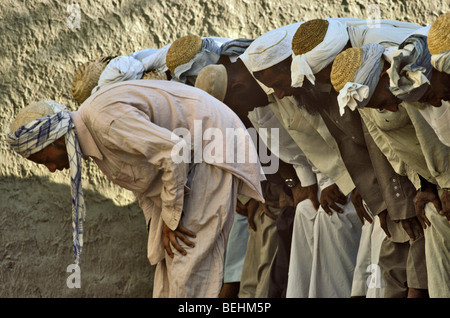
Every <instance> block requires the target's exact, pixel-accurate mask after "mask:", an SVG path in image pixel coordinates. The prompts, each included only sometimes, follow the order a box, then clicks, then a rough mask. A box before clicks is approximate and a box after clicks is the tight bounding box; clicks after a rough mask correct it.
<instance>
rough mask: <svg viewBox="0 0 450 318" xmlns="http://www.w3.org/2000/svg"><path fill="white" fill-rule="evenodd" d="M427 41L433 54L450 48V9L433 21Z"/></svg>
mask: <svg viewBox="0 0 450 318" xmlns="http://www.w3.org/2000/svg"><path fill="white" fill-rule="evenodd" d="M427 43H428V49H429V50H430V53H431V54H440V53H442V52H445V51H449V50H450V11H449V12H447V13H444V14H443V15H441V16H440V17H439V18H437V20H436V21H434V22H433V24H432V25H431V28H430V31H429V32H428V39H427Z"/></svg>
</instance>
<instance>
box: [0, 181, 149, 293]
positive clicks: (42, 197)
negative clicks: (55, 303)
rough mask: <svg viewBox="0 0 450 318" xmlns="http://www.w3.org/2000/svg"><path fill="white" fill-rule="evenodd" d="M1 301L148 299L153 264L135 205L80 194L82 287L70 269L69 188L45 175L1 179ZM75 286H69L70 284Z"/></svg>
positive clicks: (70, 211) (93, 194) (143, 228)
mask: <svg viewBox="0 0 450 318" xmlns="http://www.w3.org/2000/svg"><path fill="white" fill-rule="evenodd" d="M0 187H1V189H0V297H2V298H5V297H16V298H22V297H44V298H47V297H51V298H58V297H102V298H105V297H148V298H149V297H151V296H152V287H153V275H154V266H151V265H150V263H149V261H148V259H147V229H146V226H145V220H144V216H143V213H142V211H141V209H140V207H139V206H138V204H137V203H132V204H130V205H127V206H118V205H116V204H115V203H114V202H113V201H112V200H111V199H109V198H106V197H104V196H102V195H99V194H98V193H96V192H93V191H87V190H84V196H85V201H86V207H87V214H86V220H85V223H84V248H83V252H82V259H81V266H80V268H81V270H80V278H81V280H80V282H81V288H69V287H68V285H67V280H68V278H69V281H70V282H75V280H73V279H72V278H74V276H71V275H72V274H74V273H75V272H74V271H73V270H72V269H69V271H67V270H68V268H67V267H68V266H69V265H71V264H73V249H72V227H71V220H72V216H71V214H72V210H71V196H70V186H69V185H63V184H56V183H52V182H50V181H49V180H48V178H46V177H30V178H24V179H21V178H18V177H13V176H8V177H0ZM72 287H73V285H72Z"/></svg>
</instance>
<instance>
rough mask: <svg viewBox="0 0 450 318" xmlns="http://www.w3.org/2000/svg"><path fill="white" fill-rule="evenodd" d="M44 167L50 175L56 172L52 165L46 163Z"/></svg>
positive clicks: (54, 166)
mask: <svg viewBox="0 0 450 318" xmlns="http://www.w3.org/2000/svg"><path fill="white" fill-rule="evenodd" d="M45 166H46V167H47V169H48V170H49V171H50V172H51V173H53V172H55V171H56V165H55V164H53V163H46V164H45Z"/></svg>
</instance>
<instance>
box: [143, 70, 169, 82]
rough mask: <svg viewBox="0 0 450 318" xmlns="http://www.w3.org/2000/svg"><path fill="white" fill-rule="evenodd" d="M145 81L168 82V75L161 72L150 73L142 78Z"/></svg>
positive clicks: (146, 73)
mask: <svg viewBox="0 0 450 318" xmlns="http://www.w3.org/2000/svg"><path fill="white" fill-rule="evenodd" d="M142 79H143V80H167V74H166V73H165V72H159V71H148V72H145V73H144V75H143V76H142Z"/></svg>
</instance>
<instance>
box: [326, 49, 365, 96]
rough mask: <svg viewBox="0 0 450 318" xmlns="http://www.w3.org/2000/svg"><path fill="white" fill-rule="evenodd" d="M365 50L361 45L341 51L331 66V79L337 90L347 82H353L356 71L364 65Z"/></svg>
mask: <svg viewBox="0 0 450 318" xmlns="http://www.w3.org/2000/svg"><path fill="white" fill-rule="evenodd" d="M363 57H364V51H363V50H362V49H361V48H359V47H354V48H349V49H346V50H345V51H343V52H341V53H339V54H338V55H337V56H336V58H335V59H334V61H333V65H332V67H331V74H330V80H331V84H332V85H333V87H334V89H335V90H336V92H339V91H340V90H341V89H342V88H343V87H344V86H345V84H346V83H348V82H353V80H354V78H355V75H356V72H357V71H358V69H359V68H360V67H361V65H362V61H363Z"/></svg>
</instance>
